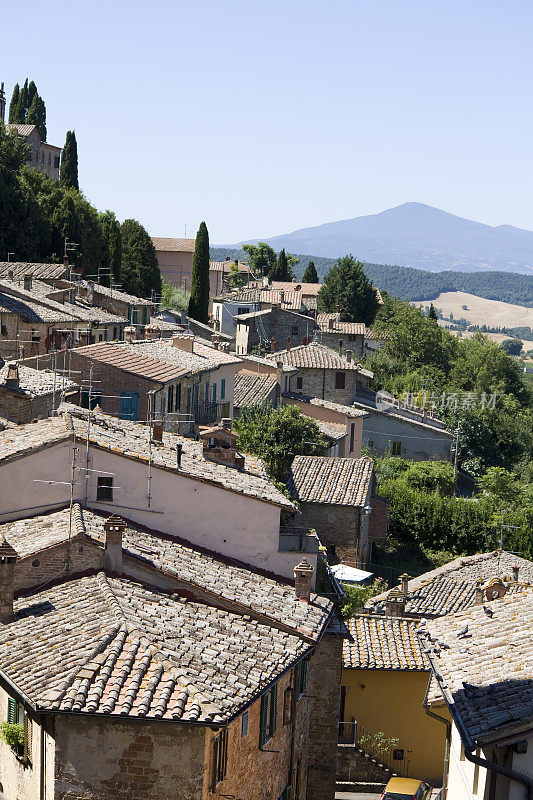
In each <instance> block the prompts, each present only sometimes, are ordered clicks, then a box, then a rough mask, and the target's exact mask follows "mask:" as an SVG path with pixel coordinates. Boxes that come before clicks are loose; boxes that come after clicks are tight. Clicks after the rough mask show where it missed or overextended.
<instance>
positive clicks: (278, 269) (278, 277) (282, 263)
mask: <svg viewBox="0 0 533 800" xmlns="http://www.w3.org/2000/svg"><path fill="white" fill-rule="evenodd" d="M268 277H269V280H270V281H290V280H292V268H291V267H290V266H289V262H288V260H287V254H286V253H285V249H283V250H280V251H279V255H278V260H277V262H276V266H275V267H273V269H272V270H271V271H270V274H269V276H268Z"/></svg>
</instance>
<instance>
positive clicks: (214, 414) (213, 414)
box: [191, 402, 229, 425]
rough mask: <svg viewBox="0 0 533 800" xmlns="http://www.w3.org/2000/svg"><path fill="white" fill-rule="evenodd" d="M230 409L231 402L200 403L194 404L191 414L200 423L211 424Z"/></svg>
mask: <svg viewBox="0 0 533 800" xmlns="http://www.w3.org/2000/svg"><path fill="white" fill-rule="evenodd" d="M225 411H229V403H209V402H207V403H198V404H197V405H194V406H192V408H191V414H193V415H194V421H195V422H196V423H197V424H198V425H209V424H210V423H212V422H218V421H219V420H220V419H222V417H223V416H225Z"/></svg>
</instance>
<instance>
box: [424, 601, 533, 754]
mask: <svg viewBox="0 0 533 800" xmlns="http://www.w3.org/2000/svg"><path fill="white" fill-rule="evenodd" d="M424 627H425V628H426V631H427V633H421V638H422V642H423V644H424V645H425V647H426V648H427V650H428V654H429V657H430V659H431V662H432V665H433V669H434V671H435V675H436V677H437V680H438V683H439V687H440V690H441V691H442V693H443V694H444V696H445V699H446V702H447V703H448V706H449V708H450V711H451V713H452V716H453V718H454V720H455V721H456V722H457V723H459V725H460V729H461V728H462V729H463V730H464V731H465V732H466V734H467V736H468V737H469V739H470V744H471V745H472V746H473V745H474V742H478V743H481V742H483V741H486V740H491V739H492V740H494V741H497V740H498V739H499V738H500V739H501V738H504V737H505V736H506V735H509V734H510V733H512V732H513V730H517V729H518V730H522V729H524V728H526V727H529V728H531V724H532V721H533V588H532V587H529V588H522V589H520V590H519V591H516V592H513V593H507V594H506V595H505V596H504V597H503V598H501V599H499V600H494V601H492V602H490V603H485V604H483V605H475V606H472V607H470V608H469V609H468V610H466V611H462V612H461V613H459V614H455V615H453V616H446V617H441V618H439V619H436V620H431V621H427V622H426V624H425V626H424ZM418 630H419V631H420V628H419V629H418ZM437 699H438V698H437V697H436V696H435V694H433V695H430V700H433V701H435V700H437Z"/></svg>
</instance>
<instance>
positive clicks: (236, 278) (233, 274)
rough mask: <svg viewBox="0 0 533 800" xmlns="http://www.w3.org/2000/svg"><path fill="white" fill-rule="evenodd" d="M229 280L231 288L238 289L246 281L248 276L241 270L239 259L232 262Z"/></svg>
mask: <svg viewBox="0 0 533 800" xmlns="http://www.w3.org/2000/svg"><path fill="white" fill-rule="evenodd" d="M227 282H228V286H229V287H230V288H231V289H238V288H239V287H241V286H244V284H245V283H246V276H245V275H244V274H243V273H242V272H241V271H240V269H239V262H238V261H237V260H235V261H232V262H231V266H230V268H229V274H228V277H227Z"/></svg>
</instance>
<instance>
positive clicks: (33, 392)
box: [0, 364, 77, 397]
mask: <svg viewBox="0 0 533 800" xmlns="http://www.w3.org/2000/svg"><path fill="white" fill-rule="evenodd" d="M7 370H8V365H7V364H4V366H3V367H2V368H1V369H0V388H1V389H4V390H6V389H7V390H8V391H15V392H17V393H18V394H25V395H27V396H28V397H38V396H40V395H47V394H52V392H54V391H55V392H57V393H58V395H59V393H60V392H62V391H64V390H65V389H76V388H77V384H75V383H74V381H71V380H69V379H68V378H65V377H64V376H63V375H59V374H58V373H55V374H54V373H53V372H44V371H42V370H39V369H32V368H31V367H25V366H24V365H23V364H18V374H19V382H18V385H17V387H16V388H12V387H10V386H6V385H5V380H6V376H7Z"/></svg>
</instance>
